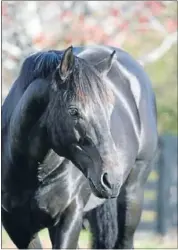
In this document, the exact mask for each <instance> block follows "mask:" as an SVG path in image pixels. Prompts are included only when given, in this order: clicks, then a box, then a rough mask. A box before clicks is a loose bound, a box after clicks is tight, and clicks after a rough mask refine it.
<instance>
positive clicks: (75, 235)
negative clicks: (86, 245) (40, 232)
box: [49, 199, 82, 249]
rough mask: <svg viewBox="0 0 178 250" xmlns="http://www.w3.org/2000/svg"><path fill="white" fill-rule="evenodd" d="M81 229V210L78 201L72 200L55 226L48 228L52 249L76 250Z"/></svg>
mask: <svg viewBox="0 0 178 250" xmlns="http://www.w3.org/2000/svg"><path fill="white" fill-rule="evenodd" d="M81 228H82V209H81V205H80V202H79V201H78V199H74V200H73V201H72V203H71V204H70V205H69V206H68V208H67V209H66V210H65V211H64V213H63V214H62V215H61V217H60V221H59V223H58V224H57V225H55V226H54V227H52V228H49V235H50V239H51V241H52V247H53V249H76V248H78V239H79V234H80V231H81Z"/></svg>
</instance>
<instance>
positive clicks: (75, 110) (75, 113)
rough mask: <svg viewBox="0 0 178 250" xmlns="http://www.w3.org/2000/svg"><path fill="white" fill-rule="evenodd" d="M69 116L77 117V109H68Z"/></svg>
mask: <svg viewBox="0 0 178 250" xmlns="http://www.w3.org/2000/svg"><path fill="white" fill-rule="evenodd" d="M69 114H70V115H71V116H75V117H77V116H78V115H79V112H78V109H77V108H70V109H69Z"/></svg>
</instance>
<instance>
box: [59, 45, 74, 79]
mask: <svg viewBox="0 0 178 250" xmlns="http://www.w3.org/2000/svg"><path fill="white" fill-rule="evenodd" d="M74 59H75V58H74V54H73V47H72V46H70V47H69V48H67V49H66V50H65V52H64V54H63V56H62V59H61V64H60V66H59V75H60V78H61V80H63V81H64V80H65V79H66V78H67V77H68V76H69V75H70V74H71V73H72V71H73V66H74Z"/></svg>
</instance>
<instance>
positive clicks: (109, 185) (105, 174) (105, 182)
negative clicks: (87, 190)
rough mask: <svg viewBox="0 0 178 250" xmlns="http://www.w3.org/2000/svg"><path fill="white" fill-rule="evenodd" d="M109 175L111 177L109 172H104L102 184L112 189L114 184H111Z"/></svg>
mask: <svg viewBox="0 0 178 250" xmlns="http://www.w3.org/2000/svg"><path fill="white" fill-rule="evenodd" d="M108 177H109V176H108V174H107V173H104V174H103V175H102V176H101V184H102V185H103V186H104V187H105V188H107V189H111V188H112V186H111V184H110V182H109V178H108Z"/></svg>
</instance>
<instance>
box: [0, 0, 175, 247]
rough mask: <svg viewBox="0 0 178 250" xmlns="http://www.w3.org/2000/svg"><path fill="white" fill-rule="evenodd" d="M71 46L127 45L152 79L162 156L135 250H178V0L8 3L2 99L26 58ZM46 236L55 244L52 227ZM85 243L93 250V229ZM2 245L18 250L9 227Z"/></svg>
mask: <svg viewBox="0 0 178 250" xmlns="http://www.w3.org/2000/svg"><path fill="white" fill-rule="evenodd" d="M71 44H72V45H73V46H75V45H84V46H85V45H93V44H103V45H112V46H116V47H119V48H122V49H124V50H127V51H128V52H129V53H130V54H131V55H133V56H134V57H135V58H136V59H137V60H138V61H139V62H140V63H141V64H142V65H143V66H144V68H145V70H146V72H147V73H148V74H149V76H150V78H151V80H152V83H153V88H154V90H155V93H156V99H157V109H158V130H159V134H160V151H159V154H158V159H157V161H156V163H155V166H154V168H153V171H152V172H151V174H150V176H149V180H148V185H147V186H146V188H145V204H144V210H143V213H142V218H141V223H140V225H139V228H138V230H137V234H136V241H135V247H140V248H158V247H159V248H163V247H164V248H168V247H169V248H174V247H175V248H176V247H177V177H176V176H177V1H112V2H111V1H105V2H104V1H101V2H99V1H83V2H79V1H65V2H64V1H2V102H3V100H4V98H5V97H6V95H7V93H8V91H9V89H10V87H11V85H12V84H13V82H14V80H15V79H16V77H17V76H18V73H19V69H20V66H21V64H22V62H23V60H24V59H25V57H26V56H28V55H30V54H31V53H34V52H35V51H39V50H44V49H60V50H61V49H65V48H66V47H67V46H69V45H71ZM160 164H161V166H160ZM162 169H165V171H164V174H163V172H162ZM165 173H166V174H165ZM164 185H166V186H167V187H168V188H167V190H166V193H164V192H163V189H164V188H162V187H164ZM40 237H41V238H42V240H43V245H44V246H46V247H49V246H50V243H49V240H48V236H47V233H46V231H45V230H44V231H43V232H41V234H40ZM80 246H81V247H83V248H86V247H89V246H90V235H89V234H88V232H87V231H86V230H85V231H83V232H82V233H81V237H80ZM2 247H3V248H10V247H11V248H12V247H14V246H13V243H12V242H11V241H10V240H9V238H8V236H7V235H6V233H5V231H4V230H3V231H2Z"/></svg>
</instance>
